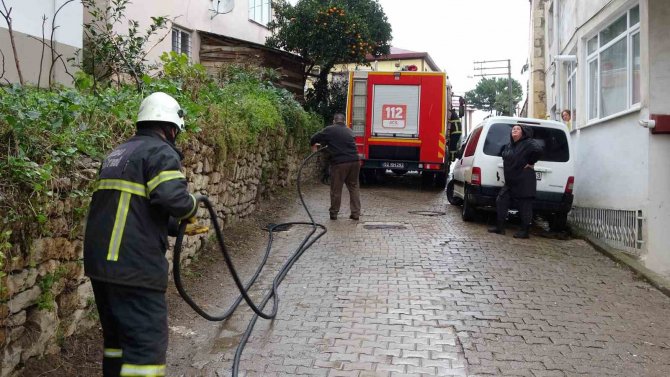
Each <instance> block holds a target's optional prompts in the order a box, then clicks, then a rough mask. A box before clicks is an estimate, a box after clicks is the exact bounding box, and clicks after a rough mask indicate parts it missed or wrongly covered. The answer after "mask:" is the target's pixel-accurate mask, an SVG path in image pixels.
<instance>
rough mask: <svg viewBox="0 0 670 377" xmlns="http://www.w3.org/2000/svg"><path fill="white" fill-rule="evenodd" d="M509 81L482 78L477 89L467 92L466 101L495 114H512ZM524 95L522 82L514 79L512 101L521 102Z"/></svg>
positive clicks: (498, 78) (497, 78)
mask: <svg viewBox="0 0 670 377" xmlns="http://www.w3.org/2000/svg"><path fill="white" fill-rule="evenodd" d="M508 85H509V81H508V80H507V79H506V78H501V77H492V78H485V77H484V78H482V79H481V80H480V81H479V82H478V83H477V87H475V89H473V90H471V91H469V92H467V93H465V99H466V101H467V102H468V103H469V104H470V105H472V106H474V107H475V108H476V109H479V110H483V111H488V112H489V113H494V112H495V115H508V116H509V115H510V111H509V110H510V109H509V89H508ZM522 96H523V91H522V89H521V84H519V82H518V81H516V80H515V79H512V102H513V103H514V104H517V103H519V101H521V98H522Z"/></svg>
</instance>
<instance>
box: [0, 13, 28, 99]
mask: <svg viewBox="0 0 670 377" xmlns="http://www.w3.org/2000/svg"><path fill="white" fill-rule="evenodd" d="M0 1H2V7H3V8H4V9H5V10H4V12H3V11H2V10H0V15H1V16H2V17H3V18H4V19H5V21H6V22H7V29H8V30H9V41H10V42H11V44H12V51H13V52H14V63H16V72H17V73H18V75H19V83H21V85H22V86H23V84H24V81H23V73H22V72H21V63H20V62H19V55H18V54H17V53H16V41H14V29H13V28H12V8H9V9H7V4H5V0H0Z"/></svg>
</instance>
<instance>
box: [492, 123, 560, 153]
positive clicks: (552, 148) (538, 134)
mask: <svg viewBox="0 0 670 377" xmlns="http://www.w3.org/2000/svg"><path fill="white" fill-rule="evenodd" d="M513 126H514V125H513V124H508V123H495V124H492V125H491V127H490V128H489V132H488V134H487V135H486V140H485V141H484V153H485V154H487V155H489V156H500V154H501V152H502V149H503V147H504V146H505V145H507V144H508V143H509V142H510V133H511V132H512V127H513ZM532 129H533V139H535V140H536V141H537V142H538V143H539V144H540V145H541V146H542V148H543V149H544V152H543V153H542V157H541V158H540V161H551V162H566V161H568V160H569V159H570V148H569V146H568V139H567V138H566V137H565V132H563V131H561V130H557V129H555V128H546V127H538V126H534V127H532Z"/></svg>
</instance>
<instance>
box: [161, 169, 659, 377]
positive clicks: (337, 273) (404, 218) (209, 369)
mask: <svg viewBox="0 0 670 377" xmlns="http://www.w3.org/2000/svg"><path fill="white" fill-rule="evenodd" d="M418 182H419V179H418V178H417V177H411V176H410V177H402V178H398V179H391V180H390V181H389V182H387V184H385V185H376V186H368V187H364V188H363V189H362V205H363V214H362V216H361V219H360V221H358V222H356V221H353V220H349V219H348V215H349V213H348V205H347V204H348V196H347V194H346V190H345V194H344V197H343V200H342V203H343V212H341V213H340V218H341V219H340V220H337V221H331V220H329V219H328V187H327V186H323V185H318V186H313V187H310V188H309V189H308V191H307V193H306V199H307V202H308V203H309V205H310V207H311V208H312V210H313V214H314V215H315V218H316V220H317V222H321V223H323V224H325V225H326V226H327V227H328V233H327V234H326V235H325V236H324V237H323V238H321V239H320V240H319V241H318V242H317V243H316V244H315V245H314V246H313V247H312V248H311V249H310V250H308V251H307V252H306V253H305V254H304V255H303V256H302V258H301V259H300V260H299V261H298V263H296V265H295V266H294V267H293V269H292V270H291V272H290V273H289V275H288V276H287V277H286V279H285V280H284V282H283V283H282V285H281V288H280V298H281V301H280V308H279V313H278V316H277V318H276V319H275V320H274V321H272V322H270V321H265V320H259V322H258V324H257V325H256V328H255V330H254V332H253V335H252V336H251V338H250V340H249V343H248V345H247V347H246V349H245V351H244V354H243V357H242V360H243V361H242V363H241V368H240V371H241V372H240V375H241V376H358V377H366V376H380V377H384V376H476V375H515V376H572V375H587V376H604V375H617V376H670V298H668V297H667V296H665V295H663V294H662V293H661V292H659V291H658V290H656V289H654V288H653V287H651V286H650V285H649V284H647V283H646V282H644V281H642V280H640V279H638V278H637V277H636V276H634V275H633V274H632V273H631V272H630V271H629V270H627V269H626V268H624V267H621V266H619V265H617V264H616V263H615V262H613V261H612V260H610V259H608V258H606V257H605V256H603V255H602V254H600V253H598V252H597V251H595V250H594V249H593V248H592V247H591V246H589V245H588V244H587V243H586V242H584V241H582V240H579V239H568V240H559V239H551V238H544V237H532V238H531V239H528V240H518V239H514V238H513V237H512V233H513V231H508V232H507V235H506V236H499V235H494V234H489V233H488V232H487V231H486V224H485V223H484V222H478V223H464V222H463V221H462V220H461V217H460V207H454V206H451V205H449V204H448V203H447V201H446V198H445V196H444V194H443V192H441V191H439V190H436V189H429V190H424V189H422V188H421V186H420V185H419V183H418ZM287 205H288V206H289V208H290V209H289V210H288V211H287V212H286V216H285V218H284V219H281V220H283V221H304V220H305V215H304V212H303V211H302V209H301V207H300V206H299V202H298V200H297V199H296V200H295V201H293V202H290V203H287ZM291 208H292V209H291ZM274 220H275V221H276V219H274ZM305 231H306V230H305V228H300V227H293V228H291V229H289V230H288V231H286V232H282V233H280V234H278V236H277V238H278V240H277V241H276V245H275V247H276V250H277V251H276V252H275V254H273V256H272V257H271V261H270V263H269V266H268V269H269V271H268V272H267V273H264V274H263V275H262V277H261V279H262V281H264V282H265V284H264V286H262V287H258V288H257V289H256V290H255V294H254V297H255V298H256V299H259V297H260V296H261V291H262V290H263V289H265V288H266V287H267V284H268V282H269V280H270V276H273V275H274V272H273V271H276V270H277V269H278V267H279V265H280V264H281V263H282V262H283V260H284V259H285V258H286V255H288V254H289V253H290V252H291V251H292V248H293V247H295V246H296V245H297V243H298V242H299V241H300V239H301V237H302V235H304V234H305ZM257 243H258V245H257V246H258V249H259V250H258V252H259V253H260V252H262V249H263V244H262V240H258V242H257ZM251 260H252V261H253V258H251ZM221 268H223V267H221ZM244 269H245V267H244V266H242V267H241V270H244ZM263 278H264V279H263ZM221 287H222V289H224V288H225V289H227V290H228V291H230V289H229V288H230V286H229V285H227V286H224V284H223V283H222V284H221ZM204 297H207V296H206V295H205V296H204ZM217 300H224V298H221V297H218V296H217V298H216V299H215V298H212V301H217ZM224 301H225V300H224ZM212 304H213V305H217V303H216V302H214V303H212ZM176 305H177V306H184V305H183V304H176ZM171 309H173V308H172V307H171ZM177 309H181V310H177V312H178V313H181V314H179V315H177V316H176V317H175V318H171V320H170V324H171V330H172V332H171V334H170V336H171V339H170V340H171V348H170V351H169V354H168V364H169V366H168V367H169V373H170V375H177V376H179V375H181V376H229V375H230V373H231V372H230V369H231V366H232V358H233V355H234V353H235V348H236V346H237V343H238V341H239V337H240V334H241V333H242V332H243V331H244V329H245V328H246V326H247V323H248V321H249V319H250V318H251V312H250V310H249V309H248V308H247V307H246V305H244V304H242V305H241V307H240V308H239V309H238V311H237V312H236V314H235V315H234V316H233V317H232V318H231V319H230V320H228V321H226V322H224V323H207V322H205V321H204V320H201V319H199V318H197V317H196V315H195V314H194V313H190V314H185V313H187V312H186V311H185V310H183V308H177ZM185 345H189V346H188V347H186V346H185Z"/></svg>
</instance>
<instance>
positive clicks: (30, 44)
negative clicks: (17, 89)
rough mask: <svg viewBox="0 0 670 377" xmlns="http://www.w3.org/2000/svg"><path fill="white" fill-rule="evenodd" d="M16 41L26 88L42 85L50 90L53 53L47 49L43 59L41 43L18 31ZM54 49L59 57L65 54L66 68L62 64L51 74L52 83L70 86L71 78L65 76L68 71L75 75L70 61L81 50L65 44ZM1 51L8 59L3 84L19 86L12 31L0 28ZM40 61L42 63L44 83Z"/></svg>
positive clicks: (55, 67) (58, 44) (55, 66)
mask: <svg viewBox="0 0 670 377" xmlns="http://www.w3.org/2000/svg"><path fill="white" fill-rule="evenodd" d="M14 41H15V42H16V45H17V53H18V55H19V61H20V64H21V73H22V74H23V79H24V81H25V82H26V84H33V85H37V83H38V82H39V83H40V86H42V87H45V86H47V85H48V84H49V67H50V66H51V51H50V50H49V48H45V49H44V57H43V58H42V46H43V45H42V42H40V41H37V40H35V39H33V38H31V37H29V36H28V35H27V34H24V33H20V32H16V31H15V32H14ZM47 43H48V42H47ZM54 46H55V49H56V51H58V53H59V54H63V60H65V65H64V64H63V62H61V61H60V60H58V61H57V62H56V63H55V65H54V69H53V73H52V74H53V82H54V83H61V84H65V85H71V84H72V78H71V77H70V76H69V75H68V74H67V73H66V68H65V67H67V71H68V72H69V73H70V74H72V75H74V73H75V72H76V71H77V70H78V69H77V68H75V67H74V66H73V65H72V64H71V63H70V62H68V61H67V59H68V58H70V57H75V56H77V50H78V49H77V48H76V47H74V46H70V45H66V44H62V43H56V44H55V45H54ZM0 50H2V52H3V54H4V55H5V76H4V77H3V78H2V83H3V84H4V83H6V82H5V78H6V79H7V80H9V82H12V83H16V82H19V75H18V73H17V71H16V65H15V64H14V53H13V52H12V48H11V45H10V41H9V31H8V30H7V29H2V28H0ZM40 61H41V62H42V72H41V77H42V78H41V80H40Z"/></svg>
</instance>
